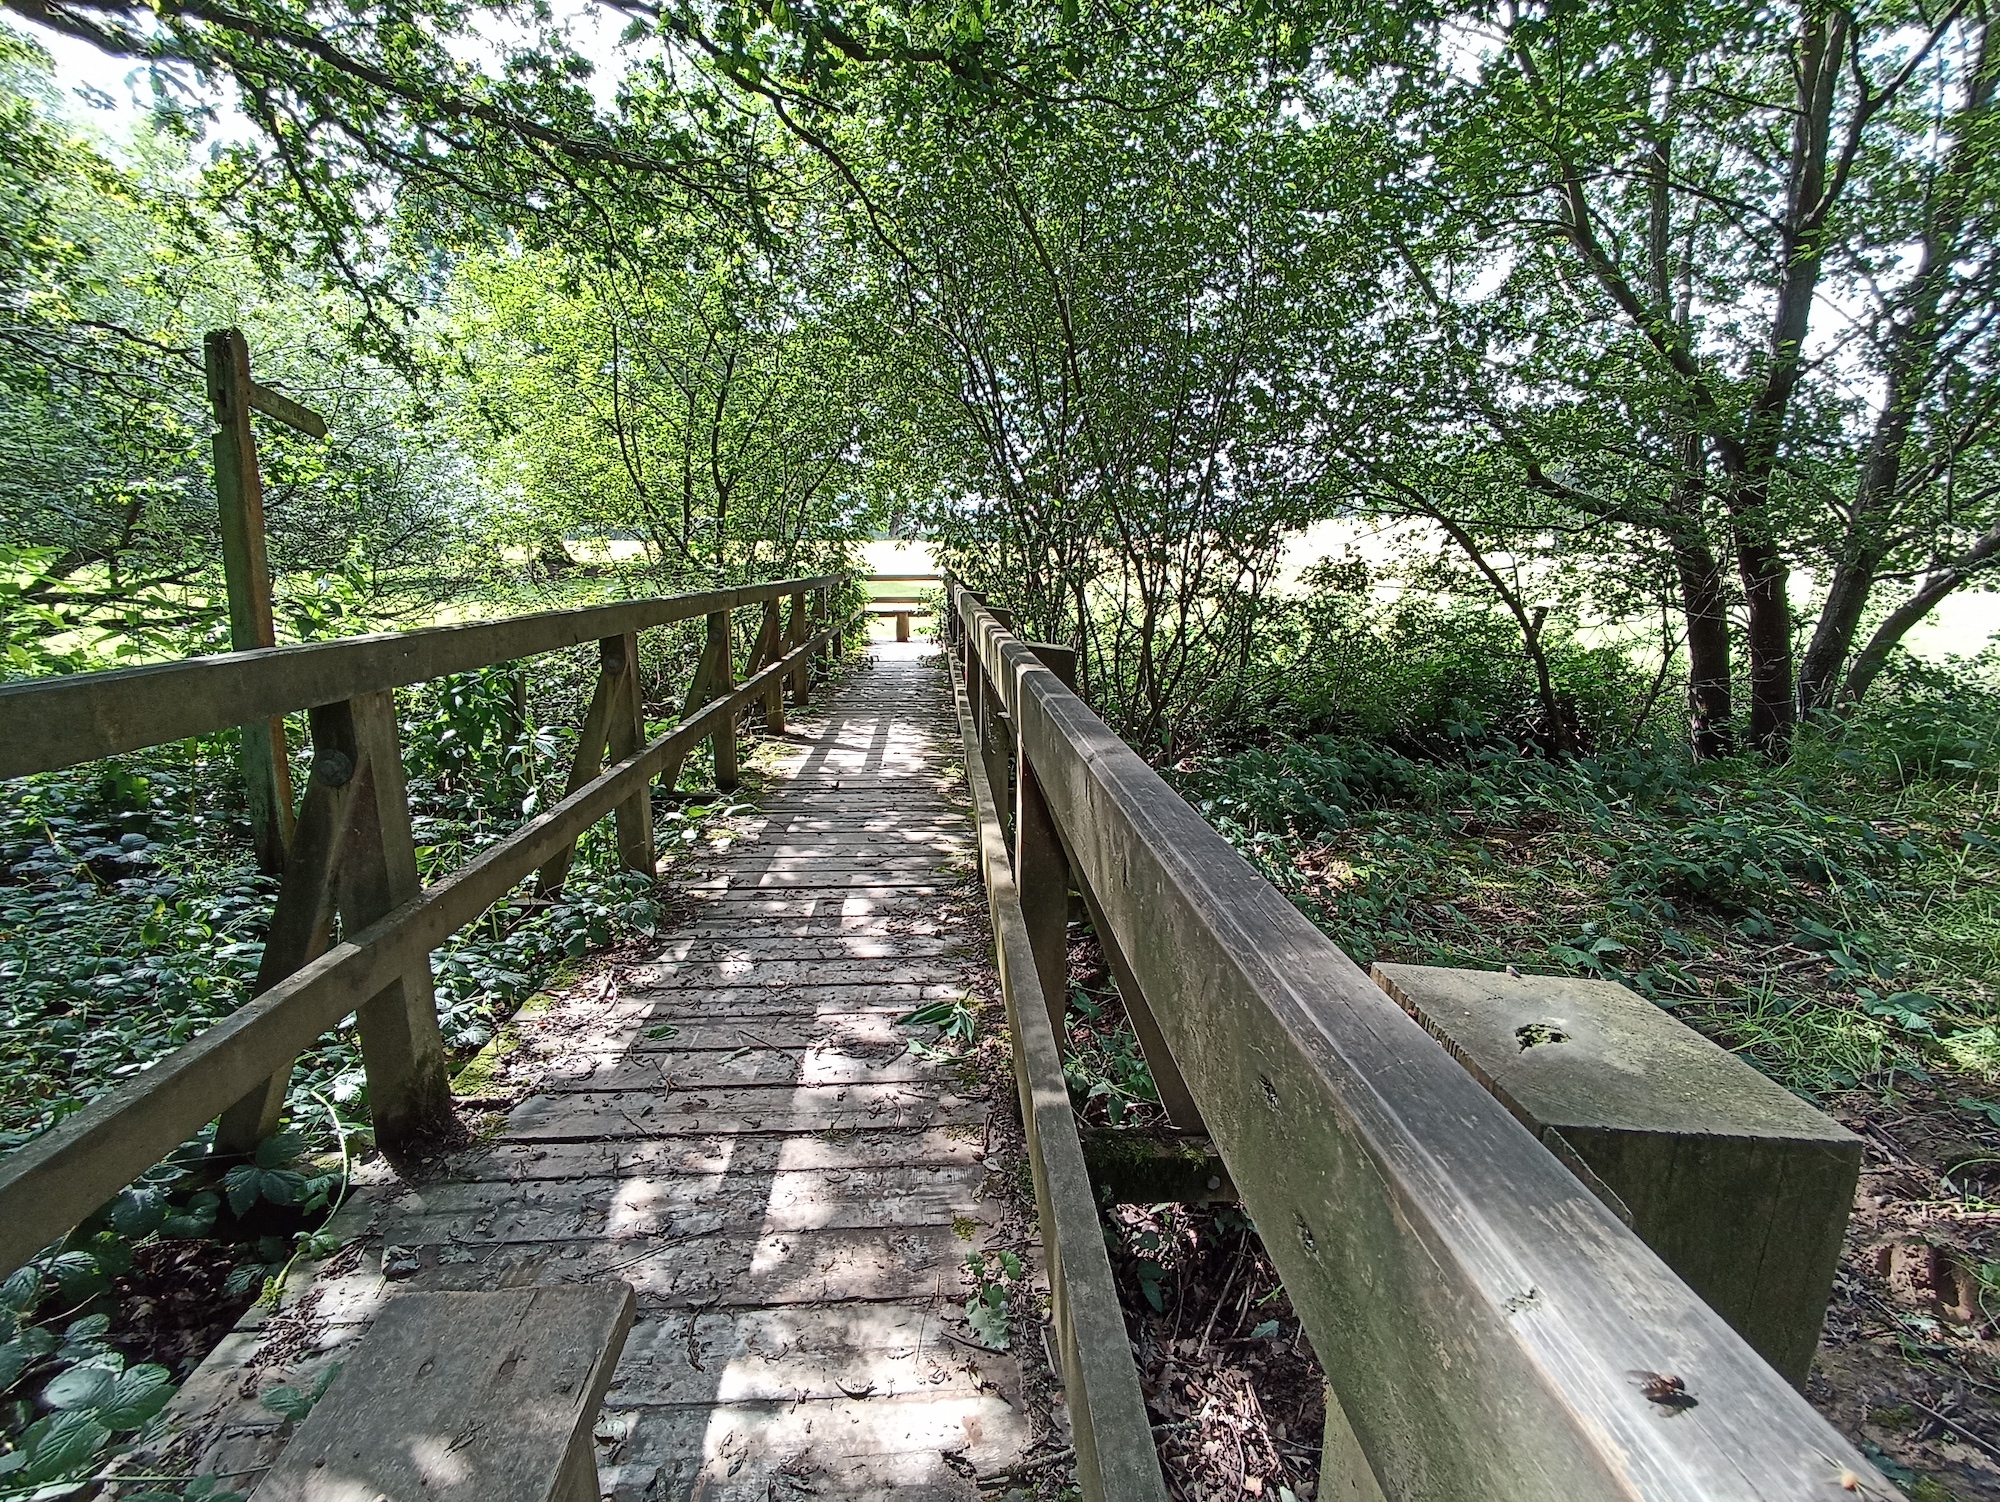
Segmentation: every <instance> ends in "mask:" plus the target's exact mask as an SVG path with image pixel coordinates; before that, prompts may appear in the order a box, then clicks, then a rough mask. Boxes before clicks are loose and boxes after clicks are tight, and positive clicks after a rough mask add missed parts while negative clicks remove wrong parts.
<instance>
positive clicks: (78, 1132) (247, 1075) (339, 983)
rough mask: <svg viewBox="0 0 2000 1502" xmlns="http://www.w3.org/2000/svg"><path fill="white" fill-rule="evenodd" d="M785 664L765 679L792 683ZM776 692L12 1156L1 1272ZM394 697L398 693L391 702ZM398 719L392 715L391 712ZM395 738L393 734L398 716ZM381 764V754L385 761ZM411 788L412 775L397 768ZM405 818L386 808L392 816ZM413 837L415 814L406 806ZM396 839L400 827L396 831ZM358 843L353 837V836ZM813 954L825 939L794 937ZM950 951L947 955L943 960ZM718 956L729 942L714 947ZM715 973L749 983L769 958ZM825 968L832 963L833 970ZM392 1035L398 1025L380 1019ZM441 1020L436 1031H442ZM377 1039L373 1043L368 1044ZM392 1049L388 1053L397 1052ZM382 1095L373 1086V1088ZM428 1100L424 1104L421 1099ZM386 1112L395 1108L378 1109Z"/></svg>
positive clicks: (559, 816) (561, 809) (677, 742)
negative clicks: (748, 975) (670, 761)
mask: <svg viewBox="0 0 2000 1502" xmlns="http://www.w3.org/2000/svg"><path fill="white" fill-rule="evenodd" d="M786 670H787V665H786V664H785V663H783V662H780V663H775V664H773V665H772V666H771V667H769V668H767V669H766V670H765V671H766V672H767V673H770V674H772V675H774V676H775V675H780V674H782V673H783V672H785V671H786ZM763 687H764V684H763V682H762V681H761V680H760V679H751V680H750V681H749V682H747V683H745V684H744V685H743V686H742V687H741V688H740V689H738V690H737V692H736V693H735V694H732V695H731V696H730V697H729V698H727V699H722V700H718V701H716V702H715V703H714V704H711V705H710V706H709V707H708V708H707V709H705V710H703V711H701V712H700V713H699V714H697V715H696V716H695V717H694V718H693V719H692V720H690V721H688V722H687V723H686V724H684V725H680V726H677V727H675V728H674V729H673V730H672V731H670V732H668V733H667V734H666V735H663V736H661V737H659V738H658V739H657V740H655V741H654V742H653V743H652V744H651V745H649V746H648V747H647V748H646V749H645V751H643V752H641V753H639V754H638V755H636V756H632V757H629V758H627V759H626V760H624V761H622V762H619V763H618V764H616V765H615V766H613V767H611V768H610V769H609V770H607V771H606V772H605V773H604V774H603V775H602V776H600V777H598V778H597V779H596V780H595V781H594V782H592V783H590V784H589V785H588V786H586V787H584V788H582V789H580V790H579V791H578V792H577V793H575V794H574V795H573V796H571V797H569V798H565V799H563V800H562V801H561V802H560V803H557V804H555V805H554V806H552V807H551V808H549V809H548V810H547V811H546V812H544V813H541V814H538V815H537V816H536V817H535V818H533V819H530V820H529V821H528V822H527V823H526V824H524V825H522V826H521V828H520V829H518V830H516V831H515V832H514V833H513V834H511V835H509V836H508V837H507V838H506V839H505V840H502V841H501V842H500V843H499V844H496V845H493V846H490V847H488V848H487V849H486V850H483V851H481V852H480V853H479V855H477V856H476V857H474V859H472V860H471V861H469V862H467V863H466V864H465V865H464V866H462V867H460V868H459V869H458V870H456V871H454V872H452V873H451V874H450V875H449V876H447V877H444V878H443V879H442V880H440V881H438V882H436V883H434V884H433V885H432V886H430V887H429V888H428V889H426V890H425V891H423V892H422V893H421V894H416V895H412V896H410V897H408V898H406V899H404V900H402V901H401V902H400V903H398V905H397V906H395V907H394V908H393V909H391V910H390V911H388V912H387V913H385V914H384V915H383V916H382V917H380V918H378V919H376V920H374V921H372V922H369V923H366V924H363V925H358V926H356V927H354V928H352V929H351V930H350V931H349V932H348V933H347V934H346V935H345V936H344V937H343V939H342V941H341V942H340V943H339V944H336V945H335V946H334V947H333V948H332V949H330V950H328V951H327V952H326V953H325V954H324V955H322V956H320V957H319V958H318V959H317V960H314V961H313V962H312V963H311V964H309V965H306V966H304V967H303V968H302V969H300V970H298V971H296V972H295V973H294V974H292V975H290V976H288V977H287V978H286V979H284V980H283V981H280V982H279V983H278V984H277V985H275V986H273V987H272V988H271V990H269V991H268V992H266V993H265V994H264V995H262V996H259V997H257V998H256V999H254V1000H252V1001H250V1002H247V1003H245V1004H244V1005H243V1006H241V1007H239V1008H238V1009H237V1010H236V1011H234V1012H232V1013H231V1014H230V1015H229V1016H228V1017H226V1018H224V1019H223V1020H222V1021H220V1022H218V1023H217V1024H215V1026H213V1027H211V1028H209V1029H208V1030H206V1031H205V1032H203V1033H202V1034H200V1035H199V1036H198V1037H196V1038H194V1039H193V1040H192V1041H190V1042H188V1043H186V1044H184V1045H182V1046H181V1047H180V1048H178V1049H176V1050H174V1052H172V1053H170V1054H168V1055H167V1056H166V1057H165V1058H163V1059H161V1060H159V1061H158V1062H157V1063H156V1064H155V1065H154V1067H153V1068H151V1069H149V1070H147V1071H145V1072H144V1073H143V1074H140V1075H137V1076H134V1077H133V1078H132V1079H130V1080H127V1081H125V1082H124V1083H122V1084H120V1085H119V1086H117V1087H116V1088H115V1089H113V1090H110V1091H108V1092H106V1093H105V1094H104V1095H102V1096H100V1097H98V1098H97V1099H96V1100H94V1101H92V1102H91V1103H90V1104H89V1105H87V1106H85V1107H84V1108H83V1109H82V1110H81V1111H79V1112H77V1113H76V1114H75V1115H73V1116H69V1117H66V1118H65V1119H64V1120H63V1121H62V1122H60V1123H58V1124H57V1125H56V1126H54V1127H52V1128H50V1129H49V1130H48V1131H47V1132H45V1133H43V1134H42V1135H41V1136H40V1137H37V1138H36V1139H35V1140H34V1141H32V1142H30V1143H28V1144H26V1145H25V1146H22V1147H19V1148H16V1149H15V1150H14V1151H13V1152H11V1153H9V1154H7V1155H6V1156H5V1157H4V1158H0V1264H4V1265H5V1266H7V1267H16V1266H19V1265H20V1263H21V1262H22V1261H24V1260H26V1259H27V1258H28V1257H30V1256H32V1255H33V1254H34V1253H35V1252H36V1251H39V1250H40V1249H41V1248H42V1247H44V1246H46V1245H47V1244H48V1243H49V1242H51V1241H53V1240H55V1239H56V1237H58V1236H60V1235H62V1234H63V1232H64V1231H66V1230H68V1229H69V1228H70V1227H72V1226H74V1225H75V1224H76V1223H77V1222H78V1221H79V1220H81V1219H83V1217H84V1216H86V1215H88V1214H90V1213H91V1212H92V1211H93V1210H95V1209H96V1208H97V1207H98V1206H99V1205H101V1204H103V1203H104V1201H105V1200H107V1199H109V1198H110V1197H111V1196H112V1195H113V1194H115V1193H117V1192H118V1190H119V1189H120V1188H122V1187H123V1186H125V1185H126V1184H129V1183H130V1182H131V1181H132V1180H133V1179H135V1178H137V1177H138V1176H139V1174H141V1173H143V1172H144V1171H145V1170H146V1169H147V1168H149V1167H151V1166H152V1165H153V1163H154V1162H156V1161H157V1160H158V1159H159V1157H160V1155H161V1154H163V1153H165V1152H167V1151H169V1150H170V1149H171V1148H172V1147H173V1146H174V1144H176V1143H179V1142H183V1141H185V1140H187V1138H189V1137H190V1136H192V1135H194V1133H195V1131H196V1130H198V1129H199V1128H200V1127H201V1126H202V1125H203V1124H204V1123H206V1122H208V1121H211V1120H213V1119H214V1118H215V1117H216V1116H217V1115H219V1114H220V1113H221V1112H222V1111H223V1110H225V1109H227V1108H228V1107H229V1106H231V1105H233V1104H234V1103H235V1102H237V1101H238V1100H241V1099H242V1098H243V1097H244V1096H246V1095H247V1094H249V1093H250V1092H251V1091H252V1090H253V1089H255V1088H257V1087H258V1086H259V1085H260V1084H261V1082H262V1081H263V1080H265V1079H266V1078H268V1077H269V1076H270V1075H271V1074H272V1073H274V1072H275V1071H276V1070H277V1069H278V1068H279V1067H280V1066H281V1065H282V1064H283V1063H284V1062H285V1061H287V1060H289V1059H292V1058H294V1057H296V1056H297V1055H298V1054H299V1052H300V1051H301V1050H302V1049H304V1048H306V1047H307V1046H308V1045H310V1044H311V1042H312V1041H313V1040H314V1039H315V1038H317V1037H318V1036H319V1035H320V1034H321V1033H322V1032H324V1031H326V1029H327V1028H329V1027H331V1026H333V1025H334V1024H335V1023H336V1022H338V1021H339V1020H340V1019H341V1018H342V1017H343V1016H345V1015H346V1014H347V1013H348V1012H351V1011H353V1010H355V1008H356V1006H357V1004H360V1003H362V1002H365V1001H367V1000H368V999H369V998H371V997H374V998H380V997H385V996H387V995H388V992H389V988H390V987H392V986H395V985H397V984H398V983H399V982H400V981H401V979H402V978H403V977H404V976H405V975H406V974H408V975H410V976H412V977H413V978H415V977H418V976H420V977H421V981H420V983H422V984H428V978H429V958H428V957H429V954H430V951H431V950H432V949H434V948H436V947H437V945H438V944H440V943H441V942H443V940H444V939H445V938H447V937H448V936H450V935H451V934H453V933H455V932H457V931H458V930H459V929H460V928H462V927H464V926H465V925H466V924H467V923H469V922H471V921H472V920H473V919H474V918H476V917H478V916H479V915H480V914H481V913H483V912H484V911H485V910H486V909H487V908H488V907H490V906H492V904H493V903H495V902H497V901H498V900H499V899H500V898H502V897H504V896H505V895H506V894H507V893H508V892H510V891H512V890H513V888H514V887H515V885H516V884H518V883H519V881H520V880H521V878H522V877H523V876H525V875H527V873H528V872H530V871H532V870H535V869H536V868H538V867H539V866H541V865H542V864H543V863H544V862H545V861H547V860H548V858H549V857H550V856H552V855H553V854H554V853H555V852H556V851H557V850H560V849H562V848H564V847H565V846H566V845H568V844H570V843H571V842H573V841H574V840H575V839H576V837H577V835H578V834H579V833H581V832H582V831H583V830H584V829H587V828H588V827H589V826H590V825H592V824H594V823H596V822H597V820H599V819H601V818H603V817H604V815H605V814H607V813H609V812H610V811H611V810H612V809H613V808H614V807H615V806H616V805H617V804H618V803H620V802H622V801H623V800H624V799H626V798H628V797H630V796H631V795H632V793H633V790H634V789H636V788H640V787H643V786H645V784H646V783H647V782H648V781H650V779H651V778H652V776H653V775H654V773H655V772H656V770H657V769H658V767H659V765H660V764H661V762H662V761H664V760H665V759H666V758H667V757H668V756H670V755H674V754H677V753H678V754H685V748H686V747H688V746H690V745H693V744H696V743H698V742H699V741H701V740H702V739H703V738H704V737H706V736H708V735H710V734H711V733H713V728H714V726H715V724H716V723H717V722H718V721H719V720H721V718H722V717H723V716H725V715H729V714H734V713H736V712H738V711H739V710H740V708H741V706H742V705H743V704H744V703H745V702H747V700H748V699H749V698H750V697H752V696H754V695H755V694H757V693H759V692H761V690H762V689H763ZM379 697H380V699H381V700H383V701H387V699H388V695H387V694H383V695H381V696H379ZM383 713H384V714H389V711H388V710H386V709H385V710H384V711H383ZM388 729H389V730H390V731H391V732H392V731H393V715H392V714H389V720H388ZM371 755H372V753H371ZM394 776H395V778H396V781H397V784H398V787H399V789H400V783H401V777H402V767H401V763H400V760H398V761H397V762H396V763H395V766H394ZM396 812H397V810H396V809H395V808H393V807H388V806H385V807H384V809H383V814H384V817H385V818H387V817H391V816H392V815H393V814H394V813H396ZM400 812H401V816H402V819H403V820H404V823H403V825H402V833H403V837H404V838H407V818H408V811H407V807H403V808H402V809H401V810H400ZM392 834H393V831H392ZM350 838H351V837H350ZM785 942H786V943H790V944H794V945H800V944H803V945H806V946H808V947H810V946H811V945H812V943H813V941H785ZM875 946H885V947H886V941H883V940H871V939H866V938H861V937H856V938H855V939H852V940H849V941H847V942H846V943H845V944H843V945H841V946H840V948H839V951H838V952H837V953H834V954H832V955H828V954H826V953H825V952H824V951H825V946H824V945H820V946H819V950H818V951H817V952H816V953H814V954H812V955H811V956H808V957H813V958H822V959H823V958H834V959H843V958H846V957H847V956H849V955H851V954H855V953H856V952H860V953H864V954H865V953H866V952H868V951H869V950H870V949H871V948H872V947H875ZM941 947H942V946H939V948H940V951H941ZM704 948H707V949H710V950H717V949H719V948H720V946H704ZM712 962H713V963H716V964H719V965H721V966H722V967H723V973H729V972H730V971H731V970H732V969H734V970H736V971H737V972H738V973H741V971H745V970H750V969H754V968H755V965H756V962H755V961H754V960H752V961H742V962H735V961H731V960H729V958H728V956H727V955H726V954H724V953H716V954H714V956H713V961H712ZM819 968H820V969H821V970H823V969H824V967H823V966H822V967H819ZM372 1015H373V1016H375V1017H376V1018H378V1019H381V1020H382V1021H383V1022H384V1025H385V1026H387V1027H394V1026H396V1025H397V1024H395V1023H394V1021H393V1019H390V1018H387V1017H385V1016H384V1011H383V1009H379V1008H378V1009H377V1010H376V1011H375V1012H374V1013H373V1014H372ZM419 1022H420V1018H418V1017H417V1016H416V1015H415V1013H414V1011H412V1014H411V1016H410V1017H409V1018H408V1019H407V1020H406V1022H405V1023H404V1024H402V1025H403V1026H405V1027H406V1028H407V1029H409V1030H410V1032H409V1036H408V1038H407V1042H408V1043H409V1044H410V1046H411V1052H410V1054H409V1058H410V1061H411V1064H412V1066H413V1069H415V1070H416V1071H417V1072H416V1073H413V1074H412V1076H411V1078H412V1079H413V1080H418V1079H421V1078H423V1077H424V1076H423V1072H422V1069H421V1068H419V1067H418V1066H421V1065H422V1064H423V1054H424V1052H425V1050H423V1049H422V1048H421V1047H420V1046H419V1044H420V1040H419V1039H418V1038H417V1037H416V1035H415V1031H414V1030H415V1029H416V1028H417V1026H418V1024H419ZM435 1025H436V1024H435V1019H434V1018H433V1021H432V1024H431V1026H432V1027H433V1028H435ZM364 1042H365V1037H364ZM385 1046H386V1044H385ZM371 1090H372V1086H371ZM415 1098H417V1099H419V1100H421V1099H423V1098H424V1097H422V1096H421V1095H419V1096H417V1097H415ZM374 1104H375V1106H376V1109H377V1111H378V1112H379V1111H380V1109H381V1105H382V1103H381V1101H380V1100H376V1101H375V1102H374Z"/></svg>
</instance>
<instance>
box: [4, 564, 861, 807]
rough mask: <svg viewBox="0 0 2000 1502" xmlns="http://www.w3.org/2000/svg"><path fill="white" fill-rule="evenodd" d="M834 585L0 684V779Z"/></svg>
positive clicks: (605, 608) (781, 587)
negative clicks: (804, 590)
mask: <svg viewBox="0 0 2000 1502" xmlns="http://www.w3.org/2000/svg"><path fill="white" fill-rule="evenodd" d="M837 582H838V581H837V580H833V579H807V580H784V581H781V582H778V583H774V584H753V585H746V586H744V587H743V588H741V589H724V590H711V591H708V592H706V593H703V594H692V595H675V596H673V597H671V598H668V599H658V600H633V601H627V602H624V603H621V604H616V605H593V606H588V607H585V608H583V609H578V610H551V611H545V612H543V613H542V614H539V615H522V616H514V617H512V618H511V619H508V620H502V621H480V622H474V623H470V624H467V625H463V626H428V627H425V628H423V629H422V630H418V631H399V632H388V633H384V634H381V635H377V636H350V637H347V638H345V639H343V640H340V641H329V642H309V643H306V644H304V645H302V646H296V647H271V648H267V649H265V650H262V651H256V652H236V653H222V654H219V655H217V656H213V657H192V658H188V659H186V660H184V661H181V662H164V663H157V664H154V665H152V666H149V667H139V668H116V669H113V670H112V671H110V672H104V673H76V674H72V675H69V676H66V677H61V678H36V679H30V680H28V681H26V682H22V683H10V684H7V685H5V686H0V778H5V777H22V776H25V775H27V774H28V773H30V772H49V771H55V770H57V769H58V768H61V767H70V766H75V765H76V764H77V763H79V762H86V761H94V760H96V759H97V758H99V757H103V756H115V755H117V754H118V753H119V752H121V751H136V750H138V749H139V748H141V747H142V746H157V745H161V744H164V743H165V742H167V741H177V740H186V739H187V738H188V737H190V736H196V735H212V734H214V733H215V732H216V731H218V730H226V729H228V728H229V727H230V726H232V725H242V724H248V723H250V722H252V721H255V720H263V719H269V718H270V717H271V716H272V715H280V714H290V713H292V712H293V711H295V710H301V709H311V708H313V707H314V706H315V705H319V704H332V703H335V702H337V701H339V700H342V699H351V698H354V697H355V696H356V695H358V694H364V693H370V692H373V691H375V690H378V689H385V688H401V687H403V686H405V685H407V684H411V683H422V682H424V681H425V680H426V679H430V678H438V677H442V676H443V675H444V674H446V673H464V672H470V671H472V670H473V669H474V668H482V667H486V666H488V665H490V664H492V663H496V662H513V661H515V660H517V659H519V658H523V657H534V656H538V655H540V654H541V653H544V652H555V651H560V650H561V649H563V648H565V647H575V646H581V645H582V644H583V643H585V642H588V641H598V640H601V639H603V638H604V637H607V636H623V635H624V634H625V633H626V632H628V631H645V630H648V629H650V628H652V627H654V626H662V625H667V624H670V623H672V622H675V621H691V620H697V619H699V618H701V617H703V616H706V615H708V614H709V613H710V612H712V611H716V610H726V609H730V608H733V607H735V606H739V605H751V604H761V603H762V602H763V601H764V600H765V599H766V598H768V597H770V596H771V595H773V594H783V593H786V592H788V591H790V590H794V589H797V588H800V587H801V586H804V587H813V586H816V585H821V584H834V583H837Z"/></svg>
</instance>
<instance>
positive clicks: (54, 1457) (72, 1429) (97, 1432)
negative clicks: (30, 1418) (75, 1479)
mask: <svg viewBox="0 0 2000 1502" xmlns="http://www.w3.org/2000/svg"><path fill="white" fill-rule="evenodd" d="M31 1432H32V1431H31ZM110 1443H111V1431H110V1430H109V1429H107V1428H105V1427H104V1425H103V1424H101V1423H99V1422H98V1420H97V1417H96V1415H94V1414H92V1413H89V1412H87V1411H72V1412H68V1413H58V1414H57V1415H55V1418H54V1420H53V1422H51V1423H50V1424H49V1427H48V1428H47V1429H45V1430H43V1431H42V1433H41V1436H40V1437H39V1438H38V1439H37V1441H36V1443H35V1447H34V1450H33V1452H32V1453H31V1454H30V1456H29V1458H28V1464H27V1466H26V1467H25V1468H24V1469H23V1470H22V1472H21V1480H22V1481H23V1482H25V1483H26V1484H28V1485H30V1486H46V1485H47V1484H48V1483H49V1482H51V1481H59V1480H62V1479H63V1478H65V1477H67V1476H71V1475H73V1474H75V1473H76V1472H78V1471H81V1470H83V1469H84V1468H85V1467H87V1466H89V1465H91V1464H92V1463H93V1462H95V1461H96V1459H97V1457H98V1454H99V1452H100V1451H102V1450H103V1449H104V1447H105V1446H106V1445H108V1444H110Z"/></svg>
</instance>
